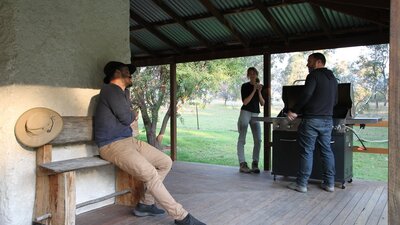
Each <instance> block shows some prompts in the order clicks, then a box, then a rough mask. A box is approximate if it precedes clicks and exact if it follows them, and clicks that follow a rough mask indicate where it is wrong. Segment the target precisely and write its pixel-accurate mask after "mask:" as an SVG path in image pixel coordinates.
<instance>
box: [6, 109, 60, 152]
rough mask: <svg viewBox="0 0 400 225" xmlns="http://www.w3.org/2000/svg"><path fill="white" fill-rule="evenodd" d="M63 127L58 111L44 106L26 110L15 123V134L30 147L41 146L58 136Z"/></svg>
mask: <svg viewBox="0 0 400 225" xmlns="http://www.w3.org/2000/svg"><path fill="white" fill-rule="evenodd" d="M62 128H63V121H62V118H61V116H60V114H58V113H57V112H55V111H53V110H51V109H48V108H43V107H38V108H33V109H30V110H28V111H26V112H24V113H23V114H22V115H21V116H20V117H19V118H18V120H17V122H16V124H15V130H14V131H15V136H16V137H17V139H18V141H20V142H21V143H22V144H24V145H26V146H28V147H39V146H42V145H45V144H47V143H49V142H50V141H52V140H53V139H54V138H56V137H57V136H58V135H59V134H60V132H61V130H62Z"/></svg>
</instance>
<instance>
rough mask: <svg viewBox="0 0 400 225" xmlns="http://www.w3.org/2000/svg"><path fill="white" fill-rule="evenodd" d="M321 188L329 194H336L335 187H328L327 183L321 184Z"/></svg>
mask: <svg viewBox="0 0 400 225" xmlns="http://www.w3.org/2000/svg"><path fill="white" fill-rule="evenodd" d="M321 188H322V189H324V190H325V191H327V192H334V191H335V186H333V185H332V186H328V185H326V184H325V183H321Z"/></svg>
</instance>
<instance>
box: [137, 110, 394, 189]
mask: <svg viewBox="0 0 400 225" xmlns="http://www.w3.org/2000/svg"><path fill="white" fill-rule="evenodd" d="M183 109H184V110H182V111H181V112H180V114H181V120H182V121H183V123H181V122H180V120H178V127H177V140H178V155H177V158H178V160H180V161H189V162H202V163H209V164H218V165H230V166H237V165H238V160H237V154H236V143H237V138H238V132H237V125H236V123H237V119H238V116H239V111H240V106H238V105H233V106H232V105H230V106H224V105H223V104H222V103H221V104H218V103H214V104H211V105H207V106H206V107H205V108H199V109H198V113H199V127H200V129H199V130H198V129H197V120H196V110H195V106H191V105H186V106H185V107H183ZM272 111H273V115H274V114H276V113H277V112H278V111H279V110H278V109H273V110H272ZM260 115H262V114H260ZM161 118H162V117H161ZM140 125H141V124H139V126H140ZM140 127H143V126H140ZM354 129H355V130H356V131H357V133H359V134H360V135H361V136H362V138H365V139H372V140H377V139H387V128H368V127H367V128H366V129H365V130H359V128H357V127H354ZM168 130H169V129H167V132H166V135H165V137H164V142H163V145H164V146H168V145H169V144H170V140H169V131H168ZM139 138H140V139H142V140H145V132H144V129H141V135H140V137H139ZM354 140H355V142H354V145H357V146H359V145H360V144H359V142H357V141H356V137H354ZM368 146H369V147H382V148H387V143H383V144H382V143H368V144H367V147H368ZM252 148H253V140H252V135H251V131H250V128H249V130H248V134H247V138H246V145H245V156H246V160H247V161H248V162H251V160H252V156H251V154H252ZM260 162H263V152H262V149H261V154H260ZM260 166H261V168H263V167H262V166H263V165H260ZM353 173H354V177H355V178H356V179H365V180H380V181H387V179H388V155H380V154H367V153H354V155H353Z"/></svg>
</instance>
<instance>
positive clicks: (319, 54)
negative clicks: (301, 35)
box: [310, 52, 326, 65]
mask: <svg viewBox="0 0 400 225" xmlns="http://www.w3.org/2000/svg"><path fill="white" fill-rule="evenodd" d="M310 56H311V57H313V58H314V59H316V60H321V62H322V64H324V65H325V63H326V59H325V56H324V55H323V54H322V53H319V52H315V53H313V54H311V55H310Z"/></svg>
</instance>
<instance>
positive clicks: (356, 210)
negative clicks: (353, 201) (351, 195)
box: [343, 187, 375, 225]
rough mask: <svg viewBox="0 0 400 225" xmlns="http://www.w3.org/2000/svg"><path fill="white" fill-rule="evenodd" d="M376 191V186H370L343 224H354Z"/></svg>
mask: <svg viewBox="0 0 400 225" xmlns="http://www.w3.org/2000/svg"><path fill="white" fill-rule="evenodd" d="M374 191H375V187H369V188H368V189H367V191H366V192H365V193H364V195H363V196H362V198H361V199H360V201H358V203H357V205H355V207H354V208H353V209H352V210H351V213H350V215H349V216H348V217H347V218H346V220H345V221H344V223H343V225H345V224H354V223H355V222H356V220H357V218H358V217H359V216H360V214H361V212H362V211H363V210H364V209H365V205H366V204H367V203H368V201H369V199H370V198H371V196H372V194H373V193H374Z"/></svg>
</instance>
